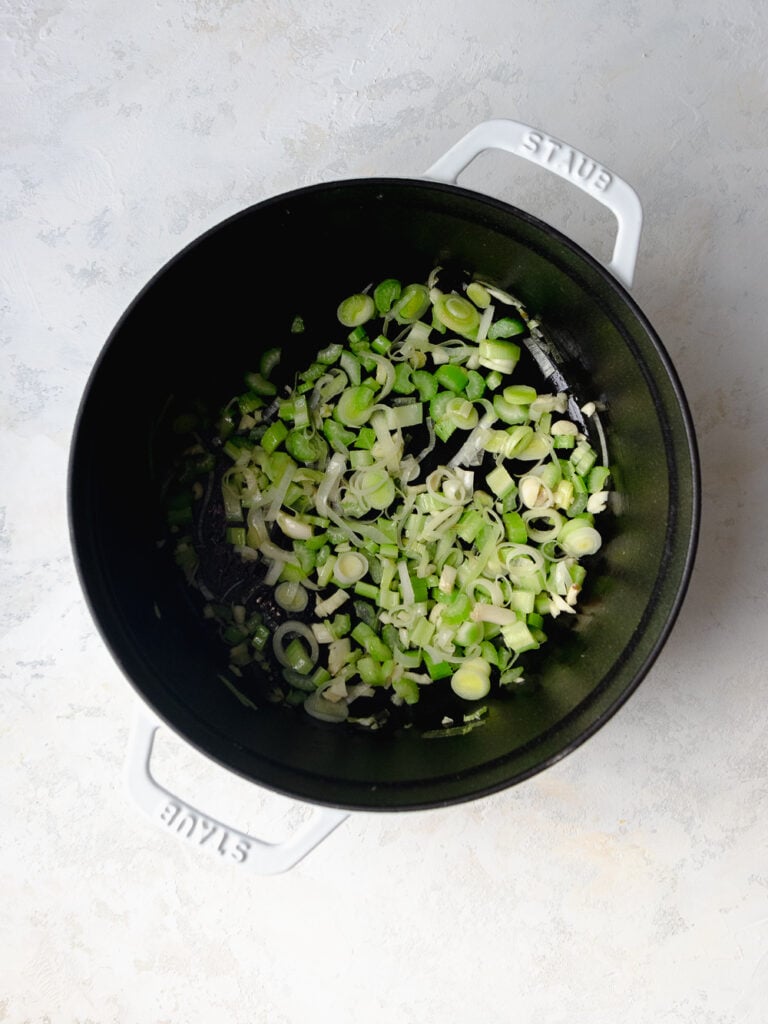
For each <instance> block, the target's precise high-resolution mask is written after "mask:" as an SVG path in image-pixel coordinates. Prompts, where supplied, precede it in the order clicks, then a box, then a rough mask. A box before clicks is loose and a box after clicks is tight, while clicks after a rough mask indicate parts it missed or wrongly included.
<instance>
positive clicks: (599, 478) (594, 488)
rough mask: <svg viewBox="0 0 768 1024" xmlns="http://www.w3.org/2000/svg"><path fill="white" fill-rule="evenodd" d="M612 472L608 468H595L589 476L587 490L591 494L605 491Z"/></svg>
mask: <svg viewBox="0 0 768 1024" xmlns="http://www.w3.org/2000/svg"><path fill="white" fill-rule="evenodd" d="M610 475H611V471H610V469H609V468H608V467H607V466H594V467H593V468H592V469H590V471H589V475H588V476H587V490H588V491H589V493H590V494H596V493H597V492H598V491H604V490H605V487H606V484H607V483H608V478H609V476H610Z"/></svg>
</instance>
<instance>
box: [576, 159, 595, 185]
mask: <svg viewBox="0 0 768 1024" xmlns="http://www.w3.org/2000/svg"><path fill="white" fill-rule="evenodd" d="M595 166H596V165H595V161H594V160H590V159H589V158H588V157H586V156H584V155H583V154H582V153H579V162H578V164H577V165H576V166H575V167H574V171H575V173H576V177H577V178H581V180H582V181H589V179H590V178H591V177H592V175H593V174H594V173H595Z"/></svg>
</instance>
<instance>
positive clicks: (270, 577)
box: [167, 269, 610, 735]
mask: <svg viewBox="0 0 768 1024" xmlns="http://www.w3.org/2000/svg"><path fill="white" fill-rule="evenodd" d="M439 276H440V272H439V269H438V270H435V271H433V272H432V273H431V274H430V275H429V278H428V280H427V281H426V282H425V283H418V282H417V283H411V284H408V285H406V286H405V287H403V286H402V285H401V283H400V281H398V280H397V279H395V278H386V279H384V280H381V281H379V283H378V284H377V285H376V286H375V287H374V288H373V289H372V294H368V289H366V290H365V291H361V292H356V293H354V294H352V295H349V296H348V297H347V298H345V299H344V300H343V301H342V302H341V303H340V304H339V305H338V307H337V311H336V312H337V319H338V321H339V323H340V324H341V325H342V327H343V328H346V329H347V330H346V331H341V332H340V336H339V337H334V336H330V337H329V336H326V337H325V338H324V339H323V340H324V345H323V347H322V348H320V349H319V350H317V351H316V352H315V353H314V358H312V359H310V360H308V362H307V364H306V365H305V367H304V368H303V369H302V368H301V367H296V368H293V367H292V368H291V370H292V371H293V372H295V380H294V383H293V386H292V387H289V388H286V389H285V390H284V391H283V392H282V393H281V394H279V395H278V388H277V385H276V383H275V382H274V381H273V380H272V379H271V378H272V374H273V373H274V371H275V369H276V368H277V367H278V365H279V361H280V353H281V349H279V348H271V349H267V350H266V351H265V352H264V354H263V356H262V357H261V360H260V362H259V372H258V373H248V374H246V375H245V385H246V390H245V391H244V392H243V393H242V394H241V395H239V396H236V397H235V398H233V400H232V401H231V402H230V403H228V405H227V406H226V407H225V409H224V411H223V412H222V413H221V414H220V419H219V421H218V430H219V435H218V439H217V442H218V451H219V452H221V453H222V454H221V455H220V456H219V458H220V459H222V460H223V461H222V465H223V466H224V471H223V473H222V474H221V477H220V479H221V482H220V485H219V486H220V496H221V502H222V505H223V511H224V519H225V520H226V525H225V527H224V530H225V533H224V537H225V539H226V540H227V541H228V542H229V544H230V545H232V547H233V549H234V551H235V552H237V553H238V554H239V555H240V556H241V557H242V559H243V560H244V562H257V563H260V564H261V566H262V567H263V580H264V585H265V586H269V587H272V588H273V589H272V591H271V595H272V598H273V601H274V604H275V605H276V606H277V607H276V613H275V615H272V616H270V615H267V614H266V613H264V614H262V613H261V612H260V611H259V610H258V607H256V605H249V603H248V602H249V598H248V597H247V596H243V597H241V598H240V601H241V603H239V604H237V605H233V606H228V605H226V604H221V605H217V604H216V603H215V601H212V602H210V603H209V604H208V605H207V606H206V607H207V608H208V609H209V611H208V613H207V614H208V615H209V617H210V618H212V619H213V620H214V621H215V622H216V623H217V624H218V625H219V628H220V633H221V637H222V639H223V641H224V643H225V644H226V645H227V647H228V649H229V655H228V657H229V663H230V667H231V670H232V671H233V672H234V673H235V674H242V673H243V672H245V671H247V669H248V667H249V666H250V665H251V664H253V665H256V666H257V667H258V669H259V671H261V672H263V671H264V669H265V668H268V667H269V661H268V657H267V656H268V653H269V651H270V649H271V653H272V656H273V658H274V661H275V662H277V663H278V665H279V666H280V668H279V670H278V672H277V679H278V681H279V685H280V686H281V687H282V691H281V692H282V693H283V698H282V699H284V701H285V703H286V704H289V705H291V706H297V707H298V706H303V707H304V709H305V710H306V711H307V713H308V714H310V715H313V716H314V717H316V718H319V719H321V720H322V721H326V722H342V721H345V720H347V719H348V718H349V713H350V706H351V705H352V704H353V702H354V701H356V700H358V699H359V698H360V697H362V696H369V697H370V696H371V695H373V694H376V695H377V699H382V695H383V699H385V700H386V701H388V702H389V704H390V705H392V706H394V707H401V708H407V707H408V706H409V705H412V704H415V703H416V702H418V700H419V697H420V693H421V688H422V687H423V686H426V685H431V686H435V687H438V688H442V692H444V693H447V691H449V690H450V691H451V692H452V693H453V694H454V695H455V696H456V697H458V698H460V699H461V700H468V701H475V700H482V699H484V698H485V697H486V696H487V695H488V694H489V693H490V692H491V690H492V689H493V688H494V686H496V687H499V686H501V687H505V686H507V685H510V684H512V683H514V682H517V681H519V680H520V679H521V678H522V672H523V669H522V665H520V664H517V661H518V659H519V658H520V656H521V655H522V654H524V653H525V652H528V651H535V650H536V649H537V648H539V647H540V646H541V645H542V644H543V643H545V642H546V634H545V632H544V629H545V627H546V623H547V620H548V618H549V617H556V616H560V615H562V614H563V613H568V614H571V615H573V614H574V613H575V611H576V607H577V604H578V598H579V595H580V593H581V590H582V587H583V585H584V582H585V577H586V572H587V569H586V567H585V565H584V564H583V563H582V560H583V559H588V558H590V557H591V556H594V555H595V554H596V553H597V552H598V551H599V550H600V548H601V546H602V536H601V533H600V531H599V530H598V528H596V526H595V516H596V515H599V514H600V513H602V511H603V510H604V509H605V508H606V505H607V499H608V492H607V487H608V483H609V480H610V470H609V469H608V465H607V463H608V459H607V455H606V450H605V443H604V437H603V435H602V434H600V444H599V445H598V448H599V454H598V451H597V450H596V449H595V448H594V447H593V446H592V445H591V444H590V442H589V441H588V440H587V439H586V438H585V436H584V434H582V433H581V432H580V427H579V426H578V425H577V424H576V423H575V422H573V420H571V419H570V418H569V414H568V410H569V408H570V407H571V406H572V407H573V408H575V405H573V402H572V399H569V397H568V396H567V395H565V394H539V393H538V391H537V390H536V389H535V388H533V387H531V386H530V385H528V384H524V383H518V382H516V381H514V379H510V375H512V374H513V372H514V370H515V368H516V367H517V364H518V361H519V359H520V356H521V347H520V345H519V344H518V343H517V341H515V340H512V339H513V338H518V339H519V338H520V337H522V338H527V341H529V342H531V343H533V342H534V341H536V343H537V344H540V343H541V339H542V334H541V330H540V329H539V326H538V325H537V324H536V322H535V321H531V320H530V318H529V317H528V315H527V313H526V312H525V311H524V309H523V307H522V304H521V303H519V302H518V301H517V300H516V299H514V298H513V297H512V296H509V295H508V294H507V293H506V292H503V291H501V290H499V289H497V288H495V287H494V286H493V285H491V284H487V283H480V282H472V283H471V284H469V285H468V286H467V287H466V289H465V295H466V297H464V295H460V294H459V293H458V292H455V291H453V292H443V291H441V290H440V288H439V287H438V281H439ZM492 300H493V302H492ZM496 303H498V306H497V305H496ZM510 306H512V307H513V310H512V314H511V315H510V314H509V310H508V307H510ZM504 307H507V309H506V310H505V309H504ZM499 309H500V310H501V312H498V311H497V310H499ZM298 322H299V318H296V320H295V321H294V324H297V323H298ZM398 325H401V326H400V327H398ZM301 327H302V330H303V321H302V322H301ZM536 339H538V340H536ZM569 402H570V403H571V405H570V406H569ZM587 408H588V407H587V406H585V407H584V412H585V414H588V413H587V412H586V410H587ZM187 420H189V425H185V424H186V422H187ZM187 420H182V419H181V418H179V423H180V426H179V427H178V430H179V431H181V432H182V433H183V432H184V431H187V430H188V431H192V430H193V429H197V428H196V427H195V426H194V424H195V423H196V422H197V421H196V417H189V416H188V417H187ZM581 429H583V424H581ZM454 435H456V437H455V438H454ZM452 438H453V440H452ZM457 439H458V440H457ZM190 451H191V452H194V455H190V460H189V462H188V464H187V468H186V470H185V473H186V476H184V477H183V478H180V483H182V484H183V489H182V490H181V491H179V493H178V494H173V495H172V496H171V497H170V498H169V499H168V500H167V518H168V524H169V527H170V528H171V529H172V530H174V531H177V532H179V533H180V536H179V540H178V543H177V547H176V560H177V562H178V564H179V565H180V566H181V567H182V569H183V571H184V572H185V573H186V575H187V578H188V579H189V580H190V581H193V580H194V579H195V577H196V574H197V572H198V564H199V559H198V556H197V552H196V551H195V547H194V540H193V539H192V534H193V529H192V527H193V525H194V523H195V503H196V502H198V501H199V499H200V498H201V497H202V496H203V495H204V494H205V493H206V483H205V475H206V474H210V476H211V478H212V476H213V471H214V469H215V466H216V459H215V456H214V455H212V454H210V453H208V452H205V451H204V450H203V449H202V448H201V447H200V446H198V447H197V448H196V449H194V448H193V449H190ZM427 460H429V466H428V468H426V469H425V468H424V463H425V461H427ZM207 486H208V491H210V487H211V484H210V482H209V483H208V485H207ZM184 527H187V528H188V529H189V534H184V535H183V536H182V535H181V532H182V531H183V528H184ZM280 612H282V618H280V617H279V613H280ZM481 710H483V711H484V709H481ZM385 717H386V716H385ZM459 720H460V719H459ZM355 721H356V722H357V724H358V725H360V724H361V723H363V722H364V721H365V722H370V723H373V724H371V725H370V727H371V728H373V727H378V726H379V725H380V724H381V722H382V718H381V715H380V713H379V712H377V713H376V714H374V715H371V716H368V715H367V714H366V715H364V716H363V717H356V718H355ZM453 721H454V719H452V718H451V717H450V715H449V716H446V718H445V722H444V724H446V723H450V724H452V722H453ZM468 722H469V723H474V718H473V717H472V716H469V717H467V716H464V723H465V724H464V725H463V726H461V727H460V728H459V729H458V732H462V731H464V730H465V729H466V728H468V725H467V723H468ZM475 724H477V723H475ZM456 731H457V730H455V729H454V730H453V732H456ZM438 732H439V733H440V734H443V733H444V734H446V735H447V734H453V733H452V730H451V728H450V727H449V725H447V724H446V728H445V729H443V730H442V732H440V731H438Z"/></svg>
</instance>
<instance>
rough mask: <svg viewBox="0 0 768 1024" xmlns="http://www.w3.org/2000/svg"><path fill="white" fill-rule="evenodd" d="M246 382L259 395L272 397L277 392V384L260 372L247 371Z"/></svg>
mask: <svg viewBox="0 0 768 1024" xmlns="http://www.w3.org/2000/svg"><path fill="white" fill-rule="evenodd" d="M245 383H246V385H247V386H248V388H249V389H250V390H251V391H255V392H256V394H257V395H269V396H270V397H271V396H272V395H276V394H277V386H276V385H275V384H273V383H272V381H271V380H267V378H266V377H262V375H261V374H260V373H246V375H245Z"/></svg>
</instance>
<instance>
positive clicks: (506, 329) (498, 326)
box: [488, 316, 525, 341]
mask: <svg viewBox="0 0 768 1024" xmlns="http://www.w3.org/2000/svg"><path fill="white" fill-rule="evenodd" d="M524 332H525V324H524V323H523V321H522V320H518V319H517V317H512V316H505V317H502V319H501V320H496V321H495V322H494V323H492V324H491V326H490V327H489V328H488V337H489V338H490V339H491V340H492V341H494V340H495V339H496V338H513V337H514V336H515V335H516V334H523V333H524Z"/></svg>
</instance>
